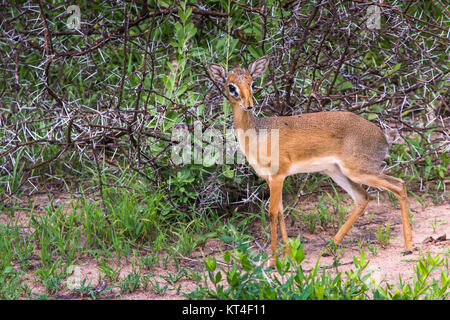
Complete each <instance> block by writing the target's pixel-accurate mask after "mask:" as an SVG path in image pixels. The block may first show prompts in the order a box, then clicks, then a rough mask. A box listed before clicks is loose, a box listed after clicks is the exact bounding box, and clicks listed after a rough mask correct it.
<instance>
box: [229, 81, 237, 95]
mask: <svg viewBox="0 0 450 320" xmlns="http://www.w3.org/2000/svg"><path fill="white" fill-rule="evenodd" d="M228 91H229V92H230V94H231V95H232V96H234V97H237V96H238V95H239V94H238V88H237V87H236V86H235V85H234V84H231V83H230V84H229V85H228Z"/></svg>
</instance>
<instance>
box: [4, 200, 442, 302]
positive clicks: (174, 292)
mask: <svg viewBox="0 0 450 320" xmlns="http://www.w3.org/2000/svg"><path fill="white" fill-rule="evenodd" d="M36 200H37V202H36V205H37V206H39V207H40V208H44V207H45V205H46V204H45V202H46V201H45V199H43V198H42V197H38V198H37V199H36ZM69 201H70V198H68V197H61V198H60V199H55V200H54V204H55V205H59V204H61V203H63V202H69ZM409 203H410V213H411V214H413V217H412V231H413V245H414V250H413V253H412V254H410V255H403V253H402V252H403V250H404V249H403V235H402V225H401V218H400V209H398V208H395V207H394V206H393V205H392V204H391V203H390V202H389V201H387V200H383V201H377V200H372V201H371V202H370V203H369V205H368V207H367V209H366V213H365V214H364V215H363V216H362V217H361V218H360V219H359V220H358V221H357V222H356V223H355V225H354V226H353V228H352V229H351V230H350V231H349V233H348V234H347V235H346V237H345V238H344V241H343V246H342V249H341V250H340V258H339V263H340V265H339V266H338V267H332V266H333V257H332V256H328V257H320V254H321V251H322V248H323V247H324V246H325V244H326V242H327V240H328V239H330V238H331V237H332V236H333V235H334V230H333V228H326V229H323V228H320V227H318V228H317V229H316V230H315V232H314V233H311V232H309V231H308V230H307V228H306V227H305V226H304V225H301V223H300V222H299V220H296V221H290V219H287V227H288V236H289V237H293V238H295V237H297V236H298V235H300V236H301V239H302V242H303V243H304V250H305V254H306V259H305V261H304V263H303V264H302V266H303V269H304V270H309V269H311V268H313V267H314V265H315V263H316V261H317V258H318V257H320V265H321V266H325V267H328V268H329V269H330V270H332V271H333V270H334V271H345V270H347V269H350V268H352V267H353V264H352V257H353V256H356V257H359V255H360V250H361V248H363V249H364V250H365V253H366V259H367V260H370V263H369V265H368V268H367V270H368V271H372V277H373V278H374V279H375V280H376V281H377V282H382V281H387V282H389V283H392V284H394V283H396V282H397V281H398V280H399V277H401V278H402V280H404V281H405V280H406V281H408V279H410V278H411V277H412V276H413V275H414V269H413V267H414V266H415V265H416V263H417V261H418V259H419V258H420V257H421V256H423V255H426V254H427V253H428V252H429V253H430V254H432V255H436V254H440V255H441V256H442V257H448V256H449V255H450V240H449V238H450V202H449V201H448V200H447V201H445V202H444V203H441V204H439V205H431V204H430V205H426V206H422V205H421V204H420V203H419V202H418V201H416V200H415V199H414V198H410V199H409ZM308 205H309V206H310V207H313V206H314V203H309V204H305V203H303V204H302V206H303V208H305V207H307V206H308ZM348 205H349V206H350V205H351V203H350V202H349V203H348ZM39 207H38V208H37V209H39ZM66 207H68V206H66ZM41 210H42V209H41ZM19 214H20V213H19ZM36 214H39V210H36ZM25 217H26V216H25V215H23V216H22V215H20V216H19V221H20V222H23V223H24V224H25V225H26V224H27V222H28V221H27V220H28V219H26V218H25ZM6 219H7V217H6V216H1V217H0V222H2V223H4V222H6ZM388 221H389V222H390V241H389V243H388V244H386V245H384V246H381V244H380V242H379V241H378V239H377V237H376V236H375V233H376V231H377V229H378V226H382V227H383V228H384V227H385V226H386V223H387V222H388ZM249 232H250V233H252V235H253V236H254V238H255V241H254V247H255V249H256V250H265V251H266V252H267V253H269V252H270V246H269V241H268V238H267V236H266V234H265V233H264V232H262V226H261V223H260V222H259V221H257V222H256V223H254V224H252V226H251V227H250V230H249ZM369 248H370V249H369ZM225 249H230V248H228V247H227V246H226V244H224V243H223V242H222V241H220V240H217V239H210V240H208V241H207V242H206V243H205V245H204V246H203V247H202V248H200V249H198V250H197V251H196V252H194V254H193V255H192V256H191V257H182V258H180V264H181V266H182V269H184V270H185V271H187V272H186V273H185V274H183V275H181V276H180V277H179V279H178V280H176V281H174V279H175V278H176V275H177V273H178V271H179V269H177V268H176V267H175V266H173V265H171V264H170V263H169V264H167V265H164V266H163V265H162V264H161V263H159V264H157V265H156V266H155V267H153V268H151V269H148V270H139V272H138V274H139V275H140V276H141V277H146V279H147V285H146V286H145V288H144V289H142V288H139V289H137V290H134V291H132V292H131V293H124V291H123V288H120V284H123V280H124V279H125V278H126V277H129V276H130V275H132V274H133V272H135V271H136V268H137V267H136V265H137V264H136V261H131V260H126V259H122V260H121V261H120V263H116V264H111V263H108V265H109V267H111V268H113V269H115V270H117V272H118V273H117V278H116V279H115V280H111V279H105V277H104V273H102V272H101V271H100V269H99V265H100V264H99V261H98V260H97V259H95V258H92V257H81V258H80V259H79V260H78V262H77V264H76V265H75V266H74V268H75V270H74V274H73V275H72V276H70V277H69V278H68V279H67V281H66V280H63V285H61V287H62V288H61V289H60V290H59V291H58V292H57V294H55V295H53V296H50V298H54V299H80V298H89V294H87V293H86V292H85V293H84V294H82V295H80V294H79V293H76V292H74V291H73V290H71V289H70V283H69V282H70V281H78V284H79V283H80V281H83V280H85V283H86V284H89V286H90V287H91V291H94V292H95V291H96V290H97V291H101V290H103V289H104V288H107V287H109V288H111V289H110V290H108V291H107V292H106V293H104V294H102V295H101V296H100V297H99V298H100V299H133V300H134V299H166V300H167V299H184V297H183V295H182V293H183V292H184V293H186V292H191V291H192V290H194V289H195V288H196V286H197V285H198V281H200V280H199V279H194V277H193V276H192V275H193V274H194V273H199V272H202V271H203V262H202V261H203V259H204V257H206V256H211V255H215V256H216V257H217V259H218V261H219V262H220V260H221V258H222V257H221V254H220V250H225ZM36 261H37V262H36V263H39V262H38V261H39V257H36ZM189 271H192V273H190V272H189ZM37 278H38V277H37V275H36V274H35V273H34V272H33V271H30V273H28V274H26V275H25V281H26V283H27V285H28V287H29V288H30V289H31V290H32V292H33V293H34V294H36V295H38V294H40V293H44V292H45V287H44V286H43V285H42V284H41V283H39V281H38V280H37ZM112 284H114V285H112Z"/></svg>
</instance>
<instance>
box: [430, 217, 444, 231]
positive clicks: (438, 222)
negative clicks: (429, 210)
mask: <svg viewBox="0 0 450 320" xmlns="http://www.w3.org/2000/svg"><path fill="white" fill-rule="evenodd" d="M446 223H447V221H442V220H441V221H437V218H436V217H434V220H433V222H431V227H432V228H433V233H436V229H437V228H438V227H439V226H440V225H443V224H446Z"/></svg>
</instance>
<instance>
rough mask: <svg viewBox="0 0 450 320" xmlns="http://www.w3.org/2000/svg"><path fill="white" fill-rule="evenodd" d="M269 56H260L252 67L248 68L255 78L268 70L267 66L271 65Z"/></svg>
mask: <svg viewBox="0 0 450 320" xmlns="http://www.w3.org/2000/svg"><path fill="white" fill-rule="evenodd" d="M269 61H270V60H269V57H268V56H264V57H262V58H259V59H258V60H256V61H255V62H253V63H252V65H251V66H250V68H249V69H248V73H250V75H251V76H252V78H253V79H255V78H258V77H261V76H262V75H263V74H264V72H266V70H267V67H268V66H269Z"/></svg>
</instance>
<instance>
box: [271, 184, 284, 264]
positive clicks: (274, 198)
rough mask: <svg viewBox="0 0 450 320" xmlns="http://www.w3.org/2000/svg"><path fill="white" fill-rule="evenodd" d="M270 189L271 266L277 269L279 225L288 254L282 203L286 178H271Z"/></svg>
mask: <svg viewBox="0 0 450 320" xmlns="http://www.w3.org/2000/svg"><path fill="white" fill-rule="evenodd" d="M266 180H267V183H268V184H269V189H270V203H269V217H270V249H271V251H272V256H271V258H270V266H271V267H272V268H273V267H275V259H276V254H277V225H279V226H280V234H281V238H282V240H283V243H284V246H285V251H284V252H285V254H286V253H287V243H288V237H287V232H286V224H285V222H284V216H283V209H282V208H283V204H282V203H281V201H282V200H281V198H282V191H283V182H284V177H282V176H271V177H269V178H267V179H266Z"/></svg>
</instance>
